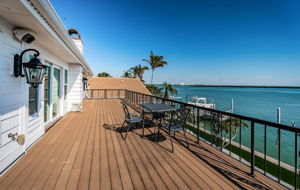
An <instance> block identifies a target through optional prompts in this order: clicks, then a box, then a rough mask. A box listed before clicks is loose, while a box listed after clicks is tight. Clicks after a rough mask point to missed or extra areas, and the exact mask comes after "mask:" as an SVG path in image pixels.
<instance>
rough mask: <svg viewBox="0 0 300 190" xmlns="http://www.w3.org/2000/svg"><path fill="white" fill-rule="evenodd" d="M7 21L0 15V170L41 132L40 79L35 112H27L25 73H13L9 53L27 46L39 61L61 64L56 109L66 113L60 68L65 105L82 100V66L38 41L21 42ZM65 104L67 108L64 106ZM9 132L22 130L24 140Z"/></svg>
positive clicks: (11, 56) (42, 89) (42, 86)
mask: <svg viewBox="0 0 300 190" xmlns="http://www.w3.org/2000/svg"><path fill="white" fill-rule="evenodd" d="M13 28H14V26H12V25H11V24H10V23H8V22H7V21H5V20H4V19H2V18H0V174H1V172H3V171H4V169H6V168H7V167H9V165H10V164H12V163H13V162H14V161H15V160H16V159H17V158H18V157H19V156H20V155H22V154H23V153H24V151H25V150H26V149H28V148H29V147H30V146H31V145H32V144H33V143H34V142H36V141H37V140H38V139H39V138H40V137H41V136H42V135H43V134H44V132H45V124H44V83H43V84H41V85H40V86H39V88H38V92H39V96H38V98H39V99H38V102H39V103H38V113H37V114H36V115H34V116H28V96H29V93H28V91H29V90H28V88H29V85H28V84H27V83H26V82H25V77H23V78H22V77H18V78H16V77H14V76H13V75H12V71H13V57H14V55H15V54H20V53H21V51H22V50H24V49H28V48H34V49H37V50H38V51H39V52H40V54H41V55H40V59H41V61H42V62H43V63H47V64H53V65H55V66H57V67H59V68H61V81H60V82H61V84H60V85H61V86H60V87H61V88H60V90H61V101H60V105H61V106H60V113H61V114H62V115H63V114H64V113H66V112H67V111H68V110H69V109H70V106H68V104H66V103H64V100H63V93H64V92H63V84H64V81H63V80H64V70H65V69H66V70H68V73H69V84H68V88H69V94H68V96H67V97H68V100H69V105H70V104H72V103H75V102H76V103H79V102H81V100H82V80H81V78H82V67H81V66H80V65H76V64H68V63H66V62H63V61H62V60H61V59H59V58H58V57H55V56H52V55H51V54H49V53H48V52H47V51H45V50H43V49H42V48H40V46H39V45H38V44H34V42H33V44H32V45H28V44H26V45H25V44H21V43H20V42H19V41H18V40H16V39H15V38H14V36H13V34H12V29H13ZM66 106H67V108H66ZM9 133H18V134H25V144H24V145H18V144H17V142H16V141H15V140H14V139H13V138H9V137H8V134H9Z"/></svg>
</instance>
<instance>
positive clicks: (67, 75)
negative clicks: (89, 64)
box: [63, 69, 69, 100]
mask: <svg viewBox="0 0 300 190" xmlns="http://www.w3.org/2000/svg"><path fill="white" fill-rule="evenodd" d="M68 84H69V71H68V70H67V69H64V84H63V86H64V89H63V91H64V100H67V95H68Z"/></svg>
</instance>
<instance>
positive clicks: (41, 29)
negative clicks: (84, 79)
mask: <svg viewBox="0 0 300 190" xmlns="http://www.w3.org/2000/svg"><path fill="white" fill-rule="evenodd" d="M0 16H1V17H3V18H4V19H5V20H7V21H8V22H10V23H11V24H13V25H14V26H15V27H19V28H24V29H28V30H30V31H32V32H33V33H34V35H35V37H36V40H35V41H34V42H33V43H36V44H38V45H39V46H41V47H42V48H43V49H45V50H47V51H48V52H50V53H51V54H53V55H55V56H57V57H59V58H60V59H62V60H63V61H65V62H67V63H71V64H81V65H82V67H83V68H84V72H85V73H90V74H91V75H92V74H93V73H92V71H91V68H90V66H89V65H88V63H87V61H86V60H85V59H84V57H83V55H82V54H81V53H80V51H79V50H78V48H77V46H76V45H75V43H74V42H73V40H72V38H71V36H70V35H69V33H68V31H67V29H66V28H65V26H64V25H63V23H62V21H61V20H60V18H59V17H58V15H57V13H56V12H55V10H54V8H53V7H52V5H51V3H50V2H49V1H48V0H1V3H0Z"/></svg>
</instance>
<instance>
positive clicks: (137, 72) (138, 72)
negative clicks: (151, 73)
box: [130, 65, 149, 81]
mask: <svg viewBox="0 0 300 190" xmlns="http://www.w3.org/2000/svg"><path fill="white" fill-rule="evenodd" d="M130 70H132V73H133V77H134V78H137V77H138V78H139V79H140V80H141V81H143V77H144V72H145V70H149V68H148V67H147V66H142V65H137V66H135V67H131V69H130Z"/></svg>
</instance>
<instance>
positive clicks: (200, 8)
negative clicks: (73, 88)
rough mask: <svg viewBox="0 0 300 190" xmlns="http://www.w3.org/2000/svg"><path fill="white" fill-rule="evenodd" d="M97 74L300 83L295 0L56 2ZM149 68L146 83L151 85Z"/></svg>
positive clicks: (298, 5) (157, 80) (299, 3)
mask: <svg viewBox="0 0 300 190" xmlns="http://www.w3.org/2000/svg"><path fill="white" fill-rule="evenodd" d="M51 3H52V4H53V6H54V8H55V9H56V11H57V13H58V15H59V16H60V17H61V19H62V21H63V22H64V24H65V25H66V27H67V28H76V29H78V30H79V32H80V33H81V36H82V39H83V42H84V55H85V57H86V59H87V61H88V62H89V64H90V65H91V67H92V69H93V72H94V73H95V74H96V73H99V72H103V71H105V72H108V73H110V74H111V75H113V76H114V77H119V76H121V75H122V73H123V71H125V70H127V69H129V68H130V67H132V66H135V65H138V64H144V65H146V63H144V62H142V59H143V58H148V56H149V54H150V51H151V50H153V51H154V53H155V54H159V55H163V56H164V57H165V60H166V61H168V63H169V64H168V65H167V66H166V67H164V68H158V69H157V70H156V71H155V74H154V82H155V83H161V82H164V81H166V82H169V83H180V82H184V83H185V84H196V83H197V84H236V85H297V86H300V11H299V10H300V1H298V0H281V1H279V0H226V1H224V0H219V1H217V0H181V1H178V0H100V1H96V0H95V1H88V0H86V1H80V0H72V1H71V0H63V1H61V0H51ZM150 73H151V72H150V71H147V72H146V73H145V76H144V79H145V80H146V82H149V81H150Z"/></svg>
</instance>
